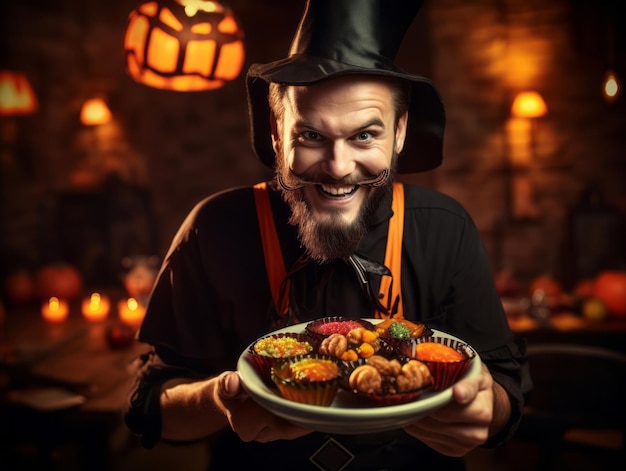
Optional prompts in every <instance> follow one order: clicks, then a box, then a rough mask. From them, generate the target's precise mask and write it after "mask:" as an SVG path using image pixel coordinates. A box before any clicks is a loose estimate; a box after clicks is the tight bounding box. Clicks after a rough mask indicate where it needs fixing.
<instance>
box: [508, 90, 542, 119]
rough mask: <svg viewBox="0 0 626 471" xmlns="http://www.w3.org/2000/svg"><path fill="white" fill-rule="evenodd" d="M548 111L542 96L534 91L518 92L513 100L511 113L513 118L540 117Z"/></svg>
mask: <svg viewBox="0 0 626 471" xmlns="http://www.w3.org/2000/svg"><path fill="white" fill-rule="evenodd" d="M547 112H548V107H547V106H546V102H545V101H544V99H543V97H542V96H541V95H540V94H539V93H537V92H534V91H528V92H520V93H518V94H517V96H516V97H515V100H513V106H511V115H513V116H514V117H515V118H540V117H541V116H545V115H546V113H547Z"/></svg>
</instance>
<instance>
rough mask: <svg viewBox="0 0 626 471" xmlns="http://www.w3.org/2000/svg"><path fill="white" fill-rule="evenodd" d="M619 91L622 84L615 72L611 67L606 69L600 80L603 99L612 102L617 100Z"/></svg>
mask: <svg viewBox="0 0 626 471" xmlns="http://www.w3.org/2000/svg"><path fill="white" fill-rule="evenodd" d="M621 91H622V85H621V83H620V81H619V78H618V77H617V74H616V73H615V71H613V70H612V69H609V70H607V71H606V74H604V80H603V81H602V95H603V96H604V99H605V100H606V101H607V103H613V102H615V101H617V99H618V98H619V95H620V93H621Z"/></svg>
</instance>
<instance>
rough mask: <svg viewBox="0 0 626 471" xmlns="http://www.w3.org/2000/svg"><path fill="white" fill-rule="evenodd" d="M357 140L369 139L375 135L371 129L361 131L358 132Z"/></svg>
mask: <svg viewBox="0 0 626 471" xmlns="http://www.w3.org/2000/svg"><path fill="white" fill-rule="evenodd" d="M355 137H356V140H357V141H368V140H370V139H371V138H372V137H373V136H372V133H371V132H369V131H361V132H360V133H358V134H357V135H356V136H355Z"/></svg>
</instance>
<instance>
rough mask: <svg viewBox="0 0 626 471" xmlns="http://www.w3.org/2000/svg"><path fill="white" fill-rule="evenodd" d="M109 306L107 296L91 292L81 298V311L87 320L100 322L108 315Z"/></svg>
mask: <svg viewBox="0 0 626 471" xmlns="http://www.w3.org/2000/svg"><path fill="white" fill-rule="evenodd" d="M110 306H111V305H110V303H109V298H107V297H106V296H101V295H100V293H93V294H92V295H91V296H90V297H89V298H85V299H83V302H82V306H81V312H82V313H83V317H84V318H85V319H87V320H88V321H91V322H100V321H103V320H104V319H106V317H107V316H108V315H109V309H110Z"/></svg>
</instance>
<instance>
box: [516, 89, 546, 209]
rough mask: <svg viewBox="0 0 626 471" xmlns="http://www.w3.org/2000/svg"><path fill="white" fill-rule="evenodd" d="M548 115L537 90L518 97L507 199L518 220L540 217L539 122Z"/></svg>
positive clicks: (544, 103) (527, 91)
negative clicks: (537, 175) (536, 178)
mask: <svg viewBox="0 0 626 471" xmlns="http://www.w3.org/2000/svg"><path fill="white" fill-rule="evenodd" d="M547 113H548V106H547V105H546V102H545V100H544V99H543V97H542V96H541V94H540V93H538V92H536V91H533V90H526V91H522V92H520V93H518V94H517V95H516V96H515V98H514V100H513V104H512V105H511V118H512V119H511V120H510V121H509V130H508V144H509V147H508V156H507V157H508V159H507V165H509V166H510V173H509V181H508V188H507V192H508V194H507V196H506V198H507V201H508V203H507V205H508V208H509V215H510V216H511V217H512V218H513V219H515V220H533V219H536V218H537V217H538V216H539V214H540V211H539V208H538V207H537V205H536V202H535V197H534V193H535V189H534V186H535V183H534V177H533V174H534V172H535V170H534V165H535V164H534V160H535V157H536V156H535V153H536V149H535V126H536V120H537V118H541V117H543V116H545V115H546V114H547Z"/></svg>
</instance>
